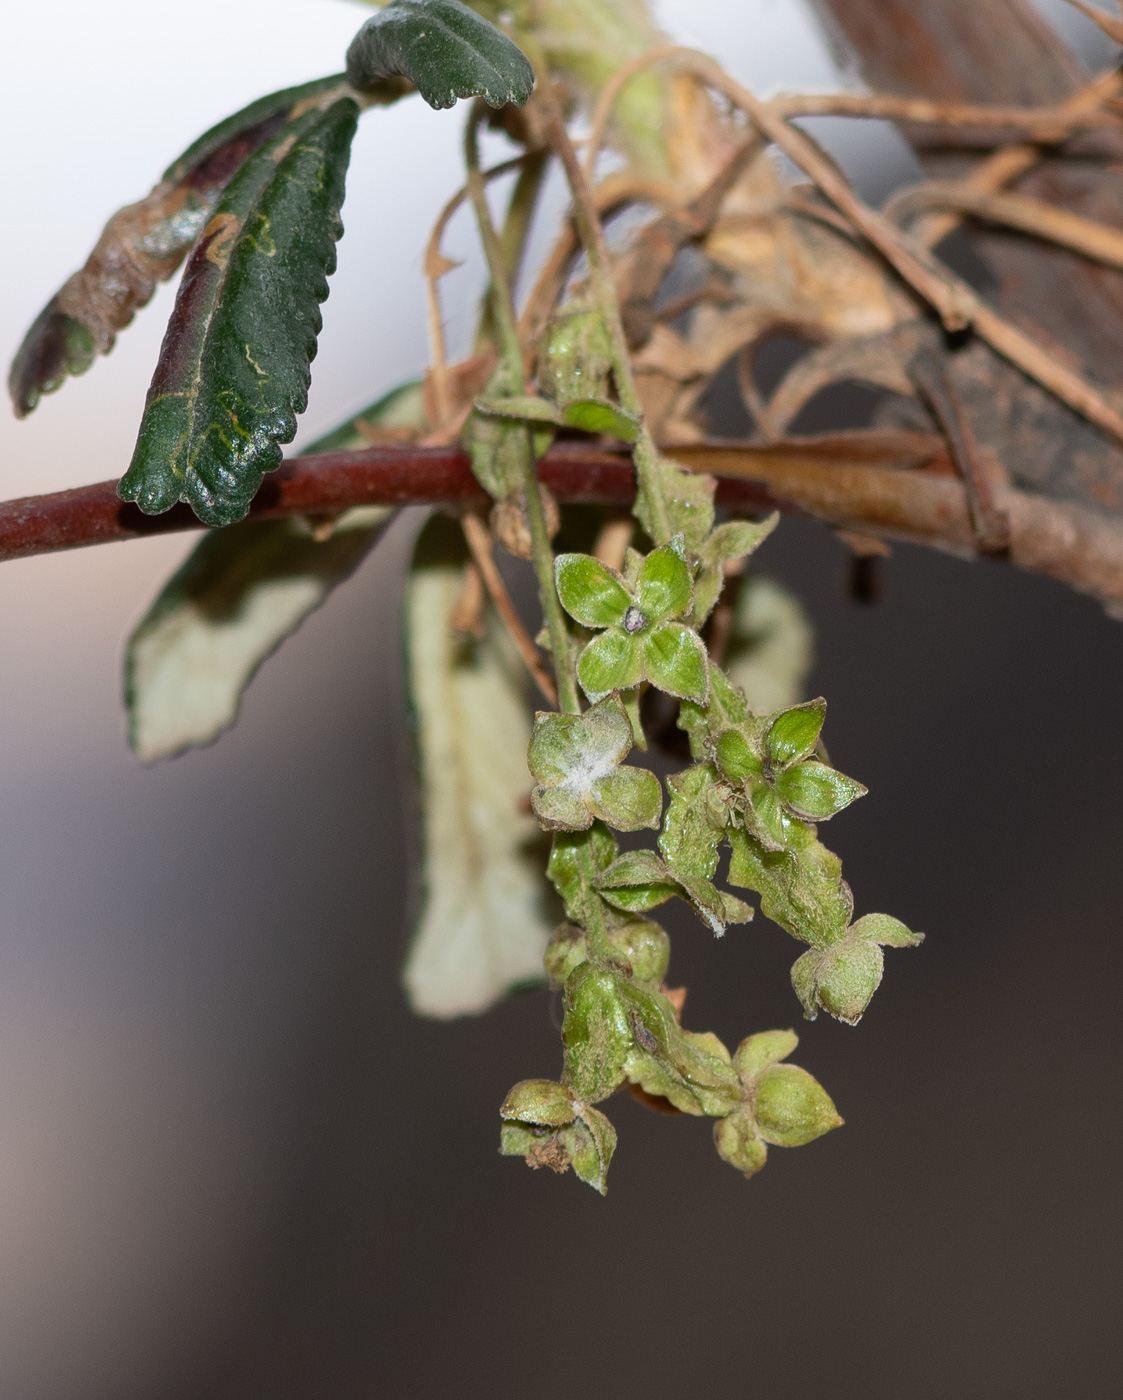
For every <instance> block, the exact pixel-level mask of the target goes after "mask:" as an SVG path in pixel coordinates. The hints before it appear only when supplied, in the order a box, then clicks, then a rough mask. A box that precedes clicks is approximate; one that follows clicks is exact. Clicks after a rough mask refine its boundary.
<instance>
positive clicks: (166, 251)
mask: <svg viewBox="0 0 1123 1400" xmlns="http://www.w3.org/2000/svg"><path fill="white" fill-rule="evenodd" d="M346 91H347V84H346V83H345V81H344V80H343V78H342V76H341V75H340V74H336V75H334V76H333V77H330V78H320V79H318V80H317V81H316V82H314V83H305V84H303V86H301V87H296V88H286V89H285V90H284V91H283V92H275V93H273V94H272V95H271V96H269V97H263V98H260V99H259V100H258V101H257V102H253V103H251V104H250V105H249V106H248V107H244V108H243V109H242V110H241V111H240V112H236V113H235V114H234V115H233V116H231V117H227V118H226V120H225V121H223V122H220V123H219V124H218V125H217V126H215V127H212V128H211V130H210V131H208V132H206V133H205V134H204V135H203V136H201V137H199V139H198V140H197V141H196V142H194V143H193V144H192V145H191V146H189V147H188V149H187V150H186V151H184V153H183V155H181V156H180V157H179V159H178V160H176V161H173V162H172V164H171V165H170V166H169V167H168V169H167V170H166V171H165V172H164V174H163V177H162V178H161V180H160V183H159V184H158V185H156V186H155V188H154V189H153V190H152V191H151V193H150V194H148V195H147V196H146V197H145V198H144V199H142V200H140V201H139V202H138V203H137V204H130V205H127V206H126V207H125V208H124V209H120V210H118V211H117V213H116V214H114V215H113V217H112V218H111V219H110V220H109V222H108V224H106V226H105V229H104V230H103V232H102V235H101V237H100V238H99V239H98V242H97V246H96V247H95V248H94V250H93V252H92V253H91V254H90V257H89V259H88V261H87V262H86V265H85V267H83V268H82V270H81V271H80V272H76V273H75V274H74V276H73V277H71V278H70V280H69V281H68V282H67V283H66V284H65V286H63V288H62V289H61V290H60V291H59V292H58V294H57V295H56V296H54V297H52V298H51V300H50V301H49V302H48V303H47V305H46V307H45V308H44V309H43V311H42V312H41V313H40V314H39V316H38V317H37V319H36V321H35V323H34V324H33V325H32V327H31V329H30V330H29V331H28V333H27V335H26V337H25V338H24V341H23V344H22V345H21V346H20V348H19V350H18V351H17V353H16V357H15V359H14V361H13V362H12V368H11V373H10V375H9V378H8V387H9V389H10V391H11V395H12V403H13V406H14V408H15V412H16V416H17V417H18V418H23V417H26V415H27V414H29V413H30V412H31V411H32V409H33V408H34V407H35V405H36V404H37V403H38V402H39V397H40V395H41V394H50V393H52V392H53V391H54V390H56V389H58V388H59V387H60V386H61V385H62V383H63V382H64V380H65V379H66V378H67V377H68V376H69V375H78V374H84V373H85V371H86V370H88V369H89V367H90V365H91V364H93V361H94V359H95V357H96V356H97V355H106V354H108V353H109V351H110V350H111V349H112V348H113V344H114V342H115V341H116V339H117V332H118V331H120V330H123V329H124V328H125V327H126V326H127V325H128V324H129V323H130V322H131V321H132V319H133V316H134V315H135V314H136V312H137V311H138V310H139V309H140V308H141V307H143V306H146V305H147V304H148V302H149V301H150V300H151V299H152V293H153V292H154V291H155V289H156V284H157V282H165V281H167V279H168V278H169V277H171V276H172V274H173V273H174V272H175V271H176V269H177V268H178V267H179V265H180V263H181V262H182V261H183V259H184V257H185V256H186V254H187V251H188V249H189V248H190V247H191V245H192V244H193V243H194V242H195V240H196V239H197V238H198V236H199V234H200V233H201V232H202V231H203V227H204V225H205V224H206V223H207V220H208V219H209V218H210V215H211V211H212V209H213V208H214V205H215V201H216V200H217V199H218V198H219V196H220V195H221V193H222V191H223V189H224V188H225V186H226V184H227V183H228V182H229V180H230V179H231V177H232V176H233V175H234V174H235V172H236V171H237V170H238V169H239V168H240V167H241V165H242V164H243V163H244V162H245V161H246V160H247V159H248V158H249V157H250V156H251V155H253V153H254V152H255V151H257V150H259V149H260V148H261V147H262V146H263V145H264V144H265V143H266V142H267V141H270V140H272V139H273V138H274V137H275V136H276V135H277V133H278V132H279V131H281V130H282V128H283V127H284V126H285V125H286V123H287V122H289V121H290V120H291V119H292V115H293V113H294V112H299V111H300V110H307V109H308V108H309V107H310V106H318V107H323V106H325V105H327V104H328V103H330V102H332V101H334V100H336V99H337V98H338V97H339V96H340V95H341V94H343V93H345V92H346Z"/></svg>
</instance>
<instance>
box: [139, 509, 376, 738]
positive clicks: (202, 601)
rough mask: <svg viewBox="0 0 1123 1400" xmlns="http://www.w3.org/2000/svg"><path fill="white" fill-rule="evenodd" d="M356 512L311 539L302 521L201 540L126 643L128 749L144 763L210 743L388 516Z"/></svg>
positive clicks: (268, 523) (264, 523)
mask: <svg viewBox="0 0 1123 1400" xmlns="http://www.w3.org/2000/svg"><path fill="white" fill-rule="evenodd" d="M395 513H396V512H395V511H394V509H393V508H392V507H390V506H360V507H356V508H355V509H354V510H350V511H347V512H346V513H345V514H344V515H342V516H340V518H339V519H338V520H337V521H336V522H335V524H334V526H333V527H332V529H331V533H330V534H329V535H328V536H327V538H322V537H320V536H319V535H318V534H317V533H316V532H314V530H313V528H312V526H311V525H310V524H309V523H308V522H307V521H306V520H305V519H303V517H301V516H290V517H288V518H286V519H281V520H247V521H243V522H241V523H240V524H238V525H231V526H228V527H227V528H226V529H223V530H215V531H211V532H209V533H208V534H206V535H205V536H204V537H203V539H202V540H201V541H200V542H199V544H198V545H196V547H195V549H194V550H193V551H192V552H191V554H190V555H189V556H188V558H187V560H186V562H185V563H184V564H183V565H182V566H181V568H180V569H179V570H178V571H177V572H176V573H175V574H174V575H173V576H172V578H171V579H170V580H169V581H168V583H167V584H166V585H165V586H164V588H163V590H162V592H161V593H160V595H159V597H158V598H157V599H156V601H155V602H154V603H153V605H152V607H151V608H150V609H149V610H148V612H147V613H146V614H145V616H144V618H143V620H142V621H141V622H140V623H139V624H138V626H137V627H136V629H135V631H134V632H133V634H132V636H131V637H130V638H129V642H128V645H127V647H126V651H125V704H126V707H127V709H128V715H129V742H130V744H131V745H132V747H133V749H134V750H135V752H136V753H137V755H138V757H140V758H141V759H143V760H144V761H145V762H150V761H152V760H154V759H157V758H170V757H172V756H173V755H175V754H178V753H182V752H183V751H184V750H185V749H189V748H194V747H197V746H198V745H201V744H209V743H212V742H213V741H214V740H215V739H217V738H218V736H219V735H220V734H221V733H222V732H223V730H225V729H228V728H229V727H230V725H232V724H233V723H234V721H235V719H236V718H237V716H238V707H239V705H240V704H241V699H242V693H243V691H244V690H245V688H246V686H247V685H248V684H249V682H250V681H251V680H252V678H253V676H254V674H255V673H256V671H257V669H258V667H259V666H260V665H261V663H262V662H263V661H264V660H265V659H266V658H267V657H268V656H270V655H271V654H272V653H273V652H274V651H275V650H276V649H277V647H279V646H280V644H281V643H282V642H283V641H284V640H285V638H286V637H288V636H291V634H292V633H293V632H295V631H296V629H297V628H298V627H299V626H300V624H301V623H302V622H303V621H304V619H305V618H306V617H307V616H308V615H309V613H311V612H313V611H314V610H315V609H316V608H318V607H319V606H320V604H321V603H323V602H324V600H325V599H326V598H327V597H328V595H329V594H330V593H331V591H332V590H333V589H334V588H335V587H337V586H338V585H339V584H340V583H342V582H343V580H344V579H346V578H347V577H348V576H349V575H350V574H351V573H352V572H353V571H354V570H355V569H356V568H357V567H358V565H359V564H360V563H361V562H362V560H363V559H364V558H365V556H366V555H367V554H368V553H369V551H370V550H371V549H372V548H373V546H374V545H375V543H376V542H377V540H378V538H379V536H380V535H381V534H382V531H383V530H384V529H385V527H386V525H387V524H388V523H389V521H390V520H391V519H392V518H393V517H394V515H395Z"/></svg>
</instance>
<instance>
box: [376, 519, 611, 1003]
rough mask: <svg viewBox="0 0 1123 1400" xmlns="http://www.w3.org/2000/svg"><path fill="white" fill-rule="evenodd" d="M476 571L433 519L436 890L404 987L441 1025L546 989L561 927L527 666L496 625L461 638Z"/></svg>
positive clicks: (422, 622)
mask: <svg viewBox="0 0 1123 1400" xmlns="http://www.w3.org/2000/svg"><path fill="white" fill-rule="evenodd" d="M465 557H466V553H465V549H464V541H463V536H462V535H461V532H460V529H459V526H458V525H457V524H456V522H455V521H452V520H449V519H447V518H446V517H443V516H435V517H434V518H433V519H432V520H431V521H430V522H429V524H428V525H427V526H426V528H425V530H424V531H423V533H422V536H421V539H420V540H419V542H418V546H417V550H416V553H415V555H414V562H413V568H412V570H411V573H410V579H409V585H408V591H407V596H406V640H407V650H408V664H409V684H410V694H411V698H412V702H413V714H414V722H415V730H416V738H417V755H418V763H419V768H420V795H421V809H422V810H421V819H422V838H423V840H422V844H423V871H424V880H425V889H424V901H423V904H422V909H421V915H420V919H419V920H418V925H417V929H416V932H415V934H414V941H413V944H412V947H411V948H410V952H409V957H408V959H407V961H406V966H405V971H404V980H405V985H406V991H407V992H408V994H409V998H410V1002H411V1004H412V1006H413V1009H414V1010H415V1011H417V1012H420V1013H421V1014H422V1015H426V1016H437V1017H442V1018H448V1017H453V1016H465V1015H471V1014H474V1013H478V1012H481V1011H486V1010H487V1009H488V1007H490V1006H492V1005H493V1004H494V1003H495V1002H496V1001H498V1000H499V999H500V998H501V997H502V996H503V994H504V993H505V992H507V991H508V990H509V989H510V988H511V987H514V986H517V985H520V984H525V983H527V982H531V981H541V980H542V979H543V977H544V968H543V964H542V954H543V951H544V950H545V947H546V943H547V941H548V940H549V937H550V930H551V924H552V920H551V919H549V917H548V913H547V906H546V900H547V888H546V884H545V881H544V880H543V879H542V865H543V857H544V855H545V851H544V849H543V848H542V845H541V843H540V839H539V832H538V828H537V826H536V824H535V822H534V819H533V818H532V817H531V816H530V815H529V813H528V812H526V811H525V810H524V808H523V806H522V803H523V802H524V801H525V798H526V796H527V793H528V792H529V790H530V785H531V778H530V773H529V771H528V769H527V766H526V746H527V742H528V740H529V738H530V716H529V712H528V706H527V704H526V698H525V681H524V676H523V672H522V668H521V663H520V661H519V659H518V656H517V655H515V654H514V651H513V648H512V647H511V645H510V642H509V640H508V638H507V635H506V633H505V631H504V630H503V629H502V627H501V625H500V624H499V623H498V622H497V621H496V619H495V617H494V615H492V616H491V618H490V620H489V630H488V632H487V634H486V635H485V637H484V638H483V639H482V640H477V639H476V638H474V637H463V636H460V635H459V634H458V633H456V632H455V631H454V630H453V627H452V615H453V612H454V610H455V608H456V604H457V602H458V600H459V598H460V593H461V589H462V587H463V581H464V562H465ZM609 839H610V840H611V838H609Z"/></svg>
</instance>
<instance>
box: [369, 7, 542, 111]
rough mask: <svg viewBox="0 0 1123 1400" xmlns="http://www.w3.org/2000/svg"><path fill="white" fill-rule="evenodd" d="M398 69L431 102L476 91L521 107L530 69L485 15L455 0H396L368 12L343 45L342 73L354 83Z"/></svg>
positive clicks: (445, 102) (499, 103)
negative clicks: (344, 70)
mask: <svg viewBox="0 0 1123 1400" xmlns="http://www.w3.org/2000/svg"><path fill="white" fill-rule="evenodd" d="M396 74H401V75H402V76H403V77H406V78H409V79H410V81H411V82H412V83H414V84H415V85H416V87H417V90H418V92H419V93H420V94H421V96H422V97H423V98H424V99H425V101H426V102H428V104H429V106H430V107H452V106H453V105H455V103H456V101H457V99H458V98H461V97H475V96H480V97H482V98H484V100H485V101H486V102H488V103H489V104H490V105H491V106H492V107H503V106H505V105H506V104H507V103H508V102H513V103H515V105H516V106H518V107H521V106H522V105H523V103H524V102H526V100H527V98H528V97H529V96H530V94H531V93H532V92H533V91H534V69H533V68H531V66H530V64H529V62H528V61H527V59H526V58H525V57H524V55H523V54H522V53H521V52H520V51H519V49H517V48H516V47H515V45H514V44H512V43H511V41H510V39H508V38H507V36H506V35H505V34H501V33H500V31H499V30H498V29H496V27H495V26H494V25H493V24H491V23H489V21H488V20H486V19H484V18H482V16H480V15H478V14H476V12H475V11H474V10H470V9H469V8H468V6H467V5H461V4H460V3H459V0H393V4H390V5H387V6H386V8H385V9H384V10H382V11H381V12H380V13H379V14H377V15H372V16H371V18H370V19H368V20H367V22H366V24H364V25H363V27H362V29H360V30H359V32H358V34H356V35H355V38H354V39H353V40H352V42H351V47H350V48H349V49H348V50H347V78H348V80H349V81H350V82H351V83H353V84H354V86H355V87H357V88H359V89H363V88H368V87H371V86H377V85H378V84H379V83H380V82H381V80H383V79H385V78H388V77H392V76H394V75H396Z"/></svg>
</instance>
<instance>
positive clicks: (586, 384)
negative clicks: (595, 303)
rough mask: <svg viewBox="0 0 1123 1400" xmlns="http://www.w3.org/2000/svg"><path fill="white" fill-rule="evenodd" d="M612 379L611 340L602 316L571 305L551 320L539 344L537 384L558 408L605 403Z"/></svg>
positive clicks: (599, 312) (582, 307) (598, 312)
mask: <svg viewBox="0 0 1123 1400" xmlns="http://www.w3.org/2000/svg"><path fill="white" fill-rule="evenodd" d="M611 378H612V340H611V338H610V336H609V333H608V327H607V325H606V324H605V320H604V313H603V312H602V311H598V310H595V309H594V310H590V309H588V308H586V307H584V306H581V305H575V304H574V303H570V304H569V305H567V306H566V307H564V308H563V309H562V310H561V311H559V312H557V313H555V315H554V316H552V317H551V318H550V323H549V325H548V326H547V328H546V334H545V335H544V337H543V340H542V353H541V357H540V359H539V364H538V384H539V387H540V388H541V390H542V392H543V393H544V394H545V395H546V396H547V397H548V398H551V399H553V400H554V401H555V402H556V403H559V404H568V403H572V402H573V401H574V400H576V399H599V400H602V401H603V400H606V399H607V398H608V393H609V385H610V382H611Z"/></svg>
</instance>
